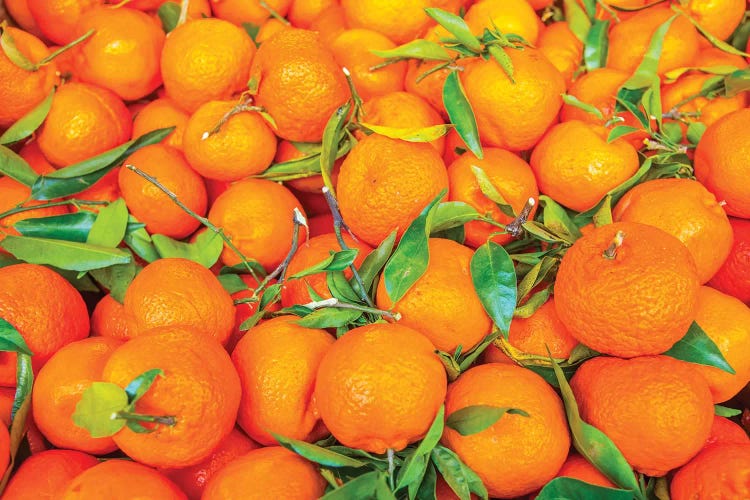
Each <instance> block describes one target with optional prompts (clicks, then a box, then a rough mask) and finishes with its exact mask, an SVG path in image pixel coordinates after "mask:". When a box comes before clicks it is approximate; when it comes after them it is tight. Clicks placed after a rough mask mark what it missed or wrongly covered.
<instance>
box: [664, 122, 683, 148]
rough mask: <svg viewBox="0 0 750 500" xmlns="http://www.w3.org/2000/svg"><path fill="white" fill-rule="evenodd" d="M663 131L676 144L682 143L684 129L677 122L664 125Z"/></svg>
mask: <svg viewBox="0 0 750 500" xmlns="http://www.w3.org/2000/svg"><path fill="white" fill-rule="evenodd" d="M661 131H662V133H663V134H664V136H665V137H666V138H667V139H669V140H670V141H672V142H674V143H675V144H679V143H681V142H682V127H680V124H679V123H677V122H666V123H664V124H663V125H662V127H661Z"/></svg>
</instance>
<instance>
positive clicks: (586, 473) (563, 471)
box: [556, 453, 617, 488]
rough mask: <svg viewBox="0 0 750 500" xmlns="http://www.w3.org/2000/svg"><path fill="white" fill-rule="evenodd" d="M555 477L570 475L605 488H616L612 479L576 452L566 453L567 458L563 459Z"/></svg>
mask: <svg viewBox="0 0 750 500" xmlns="http://www.w3.org/2000/svg"><path fill="white" fill-rule="evenodd" d="M556 477H572V478H574V479H580V480H581V481H584V482H586V483H589V484H595V485H597V486H604V487H605V488H617V486H616V485H615V484H613V483H612V481H610V480H609V479H607V476H605V475H604V474H602V473H601V472H599V469H597V468H596V467H594V466H593V465H592V464H591V462H589V461H588V460H586V459H585V458H583V457H582V456H581V455H579V454H577V453H571V454H570V455H568V459H567V460H565V463H564V464H563V466H562V467H561V468H560V470H559V471H557V476H556Z"/></svg>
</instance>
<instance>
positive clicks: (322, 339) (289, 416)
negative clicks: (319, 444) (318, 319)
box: [232, 316, 334, 446]
mask: <svg viewBox="0 0 750 500" xmlns="http://www.w3.org/2000/svg"><path fill="white" fill-rule="evenodd" d="M297 321H299V318H298V317H297V316H279V317H276V318H273V319H270V320H268V321H264V322H263V323H261V324H260V325H257V326H254V327H253V328H251V329H250V330H248V332H247V334H246V335H245V336H244V337H242V340H240V341H239V343H238V344H237V347H236V348H235V349H234V352H232V362H233V363H234V366H235V368H236V369H237V373H239V375H240V382H241V384H242V400H241V402H240V411H239V415H238V416H237V422H238V424H239V425H240V427H242V429H243V430H244V431H245V432H247V434H248V435H249V436H250V437H251V438H253V439H254V440H256V441H257V442H259V443H260V444H263V445H266V446H270V445H274V444H276V443H277V441H276V439H275V438H274V437H273V436H272V434H271V433H276V434H280V435H282V436H284V437H288V438H292V439H300V440H303V441H310V440H314V439H316V438H318V437H319V436H316V435H315V433H314V432H313V431H314V430H315V427H316V426H317V425H318V424H319V419H320V416H319V415H318V412H317V409H316V408H315V405H314V403H313V402H312V401H311V399H312V394H313V388H314V387H315V376H316V373H317V370H318V366H319V365H320V361H321V359H322V358H323V356H324V355H325V353H326V352H328V349H329V348H330V347H331V345H332V344H333V342H334V339H333V337H332V336H331V335H329V334H328V332H326V331H325V330H319V329H312V328H304V327H302V326H299V325H297ZM318 434H319V433H318Z"/></svg>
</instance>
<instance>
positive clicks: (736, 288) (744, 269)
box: [708, 217, 750, 304]
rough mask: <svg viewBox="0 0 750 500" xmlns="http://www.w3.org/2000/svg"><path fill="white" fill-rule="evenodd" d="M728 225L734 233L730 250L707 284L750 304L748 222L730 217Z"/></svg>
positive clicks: (749, 238)
mask: <svg viewBox="0 0 750 500" xmlns="http://www.w3.org/2000/svg"><path fill="white" fill-rule="evenodd" d="M729 224H730V225H731V226H732V231H733V233H734V243H733V244H732V249H731V250H730V252H729V257H727V259H726V260H725V261H724V263H723V264H722V266H721V267H720V268H719V270H718V271H717V272H716V274H714V276H713V278H711V281H709V282H708V284H709V286H712V287H713V288H716V289H717V290H720V291H722V292H724V293H726V294H728V295H731V296H733V297H736V298H738V299H740V300H741V301H742V302H744V303H745V304H750V221H748V220H745V219H737V218H735V217H730V218H729Z"/></svg>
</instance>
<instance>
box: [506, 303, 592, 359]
mask: <svg viewBox="0 0 750 500" xmlns="http://www.w3.org/2000/svg"><path fill="white" fill-rule="evenodd" d="M508 342H510V344H511V345H512V346H513V347H516V348H518V349H520V350H522V351H523V352H526V353H529V354H536V355H537V356H548V355H550V354H551V355H552V356H553V357H555V358H563V359H568V357H569V356H570V353H571V352H572V351H573V348H574V347H575V346H576V345H578V341H577V340H576V339H575V337H573V336H572V335H571V334H570V332H569V331H568V329H567V328H565V325H563V323H562V321H560V318H559V317H558V316H557V309H556V308H555V297H554V295H553V296H552V297H550V298H549V300H547V302H545V303H544V304H542V306H541V307H540V308H539V309H537V310H536V312H534V314H532V315H531V316H529V317H528V318H513V321H512V322H511V323H510V332H509V334H508ZM547 349H549V351H547Z"/></svg>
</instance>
